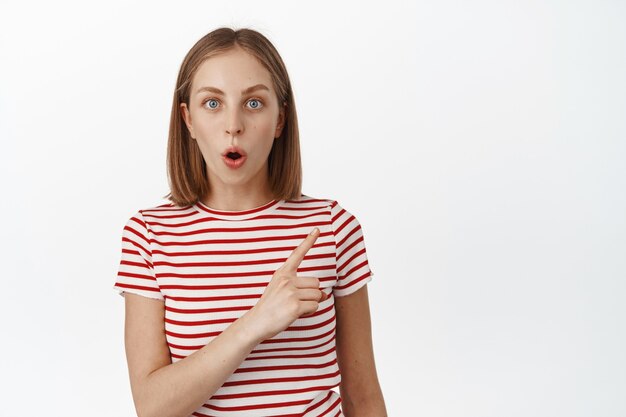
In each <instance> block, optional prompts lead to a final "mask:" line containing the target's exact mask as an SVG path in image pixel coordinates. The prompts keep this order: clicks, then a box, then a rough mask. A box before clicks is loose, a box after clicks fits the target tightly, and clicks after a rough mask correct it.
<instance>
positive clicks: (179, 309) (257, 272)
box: [113, 194, 373, 417]
mask: <svg viewBox="0 0 626 417" xmlns="http://www.w3.org/2000/svg"><path fill="white" fill-rule="evenodd" d="M314 227H318V228H319V229H320V232H321V233H320V235H319V236H318V237H317V240H316V241H315V244H314V246H313V247H312V248H311V249H309V251H308V252H307V254H306V256H305V257H304V259H303V260H302V262H301V263H300V266H299V268H298V271H297V275H298V276H314V277H317V278H318V279H319V281H320V288H321V289H322V290H323V291H324V292H326V294H327V295H329V296H330V297H329V298H328V299H327V300H325V301H323V302H321V303H320V305H319V308H318V310H317V312H316V313H315V314H313V315H310V316H306V317H301V318H298V319H296V320H295V321H294V322H293V323H292V324H291V325H290V326H289V327H288V328H286V329H285V330H284V331H282V332H280V333H278V334H277V335H275V336H274V337H272V338H270V339H266V340H265V341H263V342H261V343H260V344H258V345H257V346H256V347H255V348H254V349H253V350H252V351H251V352H250V354H249V355H248V357H247V358H246V359H245V360H244V361H243V362H242V363H241V365H240V366H239V368H238V369H237V370H236V371H235V372H234V373H233V374H231V375H230V377H229V378H228V379H227V380H226V381H225V382H224V384H223V385H222V386H221V387H220V388H219V389H218V390H217V392H215V394H214V395H213V396H212V397H210V398H207V400H206V402H205V403H204V405H203V406H202V407H200V408H199V409H198V410H196V412H195V413H193V414H192V415H193V416H216V417H219V416H223V417H227V416H228V417H234V416H237V417H243V416H245V417H259V416H283V417H287V416H289V417H291V416H294V417H295V416H305V417H317V416H329V417H335V416H342V415H343V414H342V411H341V408H340V405H341V398H340V396H339V394H338V392H337V391H338V390H337V389H335V390H333V389H332V388H334V387H338V386H339V382H340V381H341V375H340V373H339V367H338V363H337V355H336V350H335V328H336V317H335V299H334V297H343V296H346V295H348V294H351V293H353V292H355V291H356V290H358V289H359V288H361V287H363V286H364V285H365V284H367V283H368V282H369V281H371V279H372V276H373V273H372V271H371V270H370V267H369V264H368V259H367V254H366V250H365V242H364V240H363V232H362V230H361V226H360V224H359V222H358V220H357V219H356V217H355V216H353V215H352V214H351V213H349V212H348V211H346V210H345V209H344V208H342V207H341V206H340V205H339V204H338V203H337V201H335V200H327V199H316V198H312V197H309V196H307V195H304V194H302V196H301V198H300V199H299V200H272V201H271V202H269V203H266V204H264V205H262V206H260V207H257V208H254V209H250V210H243V211H222V210H215V209H212V208H209V207H207V206H206V205H205V204H203V203H202V202H198V203H196V204H193V205H191V206H188V207H176V206H175V205H174V204H173V203H167V204H163V205H159V206H155V207H152V208H148V209H145V210H139V211H138V212H137V213H135V214H134V215H133V216H132V217H131V218H130V219H129V220H128V222H127V223H126V226H125V227H124V229H123V231H122V256H121V262H120V265H119V271H118V274H117V281H116V283H115V285H114V287H113V288H114V289H115V290H117V291H118V292H119V293H120V295H122V296H123V295H124V294H123V292H124V291H127V292H131V293H135V294H140V295H143V296H146V297H151V298H156V299H159V300H163V301H164V303H165V334H166V337H167V344H168V346H169V349H170V355H171V359H172V362H177V361H179V360H181V359H184V358H185V357H187V356H189V355H191V354H192V353H194V352H195V351H197V350H199V349H201V348H202V347H203V346H205V345H206V344H208V343H209V342H211V340H213V339H214V338H215V337H217V336H219V334H220V333H221V332H222V331H224V329H226V328H227V327H228V326H229V325H230V324H231V323H232V322H233V321H235V320H237V319H238V318H239V317H241V316H242V315H243V314H244V313H245V312H246V311H248V310H249V309H250V308H252V307H253V306H254V305H255V304H256V302H257V301H258V300H259V298H260V297H261V295H262V294H263V291H264V290H265V288H266V286H267V284H268V283H269V281H270V280H271V279H272V275H273V273H274V272H275V271H276V269H278V267H279V266H281V265H282V264H283V263H284V262H285V261H286V259H287V257H288V256H289V255H290V254H291V252H292V251H293V250H294V249H295V248H296V247H297V246H298V245H299V244H300V243H301V242H302V241H303V240H304V238H305V237H306V236H307V235H308V234H309V232H311V230H313V228H314Z"/></svg>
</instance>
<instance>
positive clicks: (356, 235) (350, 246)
mask: <svg viewBox="0 0 626 417" xmlns="http://www.w3.org/2000/svg"><path fill="white" fill-rule="evenodd" d="M330 212H331V216H332V228H333V234H334V236H335V246H336V256H337V283H336V284H335V287H334V288H333V295H334V296H335V297H343V296H346V295H349V294H352V293H353V292H356V291H357V290H358V289H359V288H361V287H363V286H364V285H365V284H367V283H368V282H370V281H371V280H372V277H373V276H374V273H373V272H372V270H371V269H370V267H369V262H368V259H367V251H366V249H365V239H364V236H363V230H362V229H361V225H360V223H359V221H358V220H357V218H356V217H355V216H354V215H352V214H351V213H350V212H348V211H347V210H346V209H344V208H343V207H341V206H340V205H339V203H337V201H333V202H332V204H331V210H330Z"/></svg>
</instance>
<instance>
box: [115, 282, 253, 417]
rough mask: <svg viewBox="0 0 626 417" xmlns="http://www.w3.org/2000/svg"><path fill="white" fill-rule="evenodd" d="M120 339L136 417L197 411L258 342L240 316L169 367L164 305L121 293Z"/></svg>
mask: <svg viewBox="0 0 626 417" xmlns="http://www.w3.org/2000/svg"><path fill="white" fill-rule="evenodd" d="M124 298H125V300H126V301H125V308H126V319H125V331H124V340H125V347H126V358H127V361H128V370H129V375H130V383H131V391H132V394H133V399H134V402H135V409H136V411H137V415H138V416H139V417H151V416H164V417H165V416H168V417H169V416H172V417H186V416H189V415H191V414H192V413H193V412H194V411H195V410H197V409H198V408H200V407H201V406H202V405H203V404H204V403H205V402H206V401H207V399H208V398H210V397H211V396H212V395H213V394H214V393H215V392H216V391H217V390H218V389H219V388H220V387H221V386H222V385H223V383H224V382H225V381H226V380H227V379H228V377H229V376H230V375H231V374H232V373H233V372H235V370H236V369H237V368H238V367H239V365H241V363H242V362H243V361H244V360H245V358H246V357H247V356H248V354H249V353H250V352H251V351H252V349H254V347H255V346H256V345H257V344H258V343H260V342H261V340H260V339H259V338H258V336H257V335H256V334H255V333H253V332H252V329H253V328H252V326H251V323H250V322H251V320H250V315H249V314H248V313H246V314H244V315H243V316H242V317H241V318H239V319H237V320H236V321H234V322H233V323H232V324H231V325H230V326H228V327H227V328H226V329H225V330H224V331H223V332H222V333H221V334H220V335H219V336H217V337H216V338H215V339H213V340H212V341H211V342H210V343H208V344H207V345H205V346H204V347H203V348H201V349H199V350H198V351H196V352H194V353H193V354H191V355H189V356H188V357H186V358H184V359H182V360H180V361H178V362H176V363H172V362H171V359H170V351H169V348H168V346H167V341H166V338H165V329H164V326H163V323H164V313H165V303H164V302H163V301H160V300H154V299H151V298H147V297H143V296H141V295H137V294H132V293H128V292H126V293H125V294H124Z"/></svg>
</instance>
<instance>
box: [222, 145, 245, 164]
mask: <svg viewBox="0 0 626 417" xmlns="http://www.w3.org/2000/svg"><path fill="white" fill-rule="evenodd" d="M222 156H223V157H226V158H229V159H232V160H233V161H236V160H237V159H239V158H241V157H242V156H247V154H246V152H245V151H244V150H243V149H241V148H240V147H238V146H229V147H228V148H226V150H224V152H222Z"/></svg>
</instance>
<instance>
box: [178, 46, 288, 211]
mask: <svg viewBox="0 0 626 417" xmlns="http://www.w3.org/2000/svg"><path fill="white" fill-rule="evenodd" d="M257 84H263V85H265V86H266V87H267V88H268V90H262V89H259V90H256V91H254V92H251V93H248V94H245V95H242V91H243V90H244V89H246V88H248V87H251V86H254V85H257ZM207 86H210V87H215V88H218V89H219V90H221V91H223V92H224V94H223V95H222V94H216V93H214V92H210V91H202V92H197V90H198V89H200V88H202V87H207ZM189 101H190V103H189V107H188V106H187V104H186V103H182V104H181V112H182V114H183V118H184V121H185V124H186V125H187V128H188V129H189V132H190V134H191V137H192V138H194V140H196V141H197V142H198V147H199V148H200V151H201V152H202V156H203V157H204V160H205V162H206V165H207V171H208V172H207V177H208V178H209V187H210V189H211V190H212V192H211V193H210V195H209V196H208V197H207V198H206V199H205V200H203V203H205V204H206V205H207V206H209V207H212V208H215V209H218V210H246V209H249V208H255V207H258V206H261V205H263V204H265V203H267V202H269V201H270V200H272V198H273V195H272V192H271V189H270V187H269V180H268V173H267V169H268V156H269V153H270V150H271V149H272V144H273V142H274V140H278V139H275V138H278V137H279V136H280V134H281V132H282V129H283V126H284V119H285V108H284V106H281V105H279V102H278V98H277V96H276V91H275V89H274V85H273V83H272V79H271V75H270V73H269V71H267V70H266V69H265V67H263V65H261V63H260V62H259V61H258V60H257V59H256V58H255V57H254V56H252V55H250V54H249V53H247V52H245V51H244V50H243V49H241V48H240V47H238V46H237V47H235V48H233V49H231V50H229V51H227V52H224V53H222V54H219V55H217V56H214V57H211V58H209V59H208V60H206V61H205V62H204V63H203V64H202V65H201V66H200V68H199V69H198V71H197V73H196V74H195V76H194V78H193V80H192V85H191V94H190V99H189ZM259 103H260V105H259ZM229 145H235V146H239V147H240V148H242V149H243V150H244V151H245V152H246V154H247V156H248V159H247V161H246V162H245V163H244V164H243V166H241V167H240V168H238V169H231V168H229V167H227V166H226V165H225V164H224V162H223V161H222V153H223V152H224V151H225V150H226V148H227V147H228V146H229Z"/></svg>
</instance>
